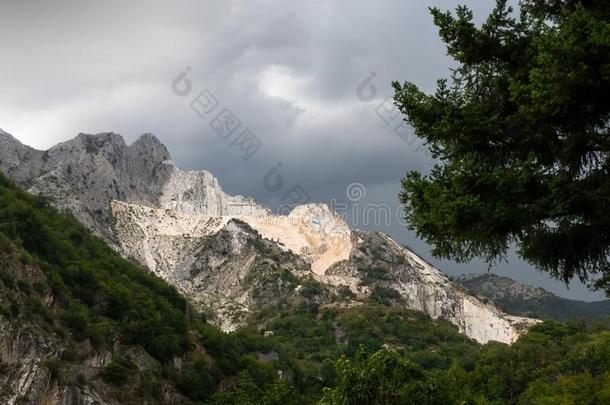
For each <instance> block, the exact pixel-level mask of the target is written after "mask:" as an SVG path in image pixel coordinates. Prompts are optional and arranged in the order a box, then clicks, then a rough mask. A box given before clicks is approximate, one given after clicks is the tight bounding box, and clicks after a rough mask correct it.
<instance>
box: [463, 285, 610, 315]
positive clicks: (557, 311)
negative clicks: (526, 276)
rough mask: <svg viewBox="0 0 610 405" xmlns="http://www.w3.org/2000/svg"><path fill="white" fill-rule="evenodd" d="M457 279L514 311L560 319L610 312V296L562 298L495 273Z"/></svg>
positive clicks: (466, 286) (510, 311)
mask: <svg viewBox="0 0 610 405" xmlns="http://www.w3.org/2000/svg"><path fill="white" fill-rule="evenodd" d="M456 281H457V282H458V283H460V284H462V285H463V286H464V287H465V288H466V289H467V290H468V291H469V292H470V293H471V294H473V295H476V296H477V297H479V298H481V299H485V300H488V301H491V302H493V303H494V304H495V305H497V306H498V307H499V308H501V309H502V310H503V311H505V312H506V313H508V314H511V315H516V316H526V317H532V318H538V319H555V320H561V321H566V320H570V319H583V320H594V319H604V318H608V316H610V300H602V301H596V302H585V301H577V300H571V299H567V298H561V297H558V296H556V295H555V294H553V293H551V292H548V291H546V290H544V289H542V288H534V287H530V286H528V285H525V284H522V283H519V282H517V281H515V280H512V279H510V278H508V277H502V276H499V275H497V274H493V273H488V274H469V275H463V276H460V277H459V278H458V279H457V280H456Z"/></svg>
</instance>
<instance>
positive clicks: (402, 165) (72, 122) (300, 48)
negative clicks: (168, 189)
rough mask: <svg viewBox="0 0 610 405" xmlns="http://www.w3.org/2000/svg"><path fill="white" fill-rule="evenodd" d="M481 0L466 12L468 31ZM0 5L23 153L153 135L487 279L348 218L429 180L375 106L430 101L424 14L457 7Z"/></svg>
mask: <svg viewBox="0 0 610 405" xmlns="http://www.w3.org/2000/svg"><path fill="white" fill-rule="evenodd" d="M85 3H86V4H87V5H85ZM492 3H493V2H492V1H490V0H485V1H484V0H467V1H466V4H468V5H470V6H471V8H472V9H473V10H474V11H475V15H476V16H477V19H478V20H479V21H480V20H482V19H483V18H484V16H485V15H486V14H487V13H488V12H489V11H490V10H491V7H492ZM0 4H1V6H0V50H1V51H2V62H1V63H0V88H1V89H2V96H1V97H0V128H2V129H4V130H5V131H7V132H9V133H11V134H13V135H14V136H15V137H16V138H18V139H19V140H21V141H22V142H23V143H25V144H28V145H31V146H34V147H36V148H41V149H42V148H48V147H50V146H52V145H54V144H55V143H57V142H60V141H64V140H67V139H70V138H73V137H74V136H76V134H78V133H79V132H85V133H99V132H117V133H120V134H122V135H123V136H124V137H125V139H126V140H127V141H128V142H131V141H133V140H134V139H136V138H137V137H138V136H139V135H141V134H143V133H148V132H150V133H154V134H155V135H157V137H158V138H159V139H160V140H161V141H162V142H163V143H165V144H166V145H167V147H168V149H169V150H170V152H171V154H172V157H173V160H174V161H175V162H176V163H177V164H178V165H179V166H181V167H182V168H185V169H207V170H209V171H211V172H212V173H214V175H216V176H217V177H218V178H219V180H220V183H221V185H222V186H223V188H224V189H225V191H227V192H229V193H231V194H244V195H252V196H254V197H255V198H256V199H257V200H259V201H261V202H264V203H267V204H269V205H271V206H277V205H278V204H279V203H280V202H281V200H282V199H283V198H284V197H285V196H286V194H287V193H288V192H289V191H291V190H293V191H294V190H297V193H296V195H297V196H306V197H303V198H307V199H309V200H311V201H314V202H317V201H321V202H327V203H330V202H333V201H336V203H337V204H345V203H347V204H348V207H349V210H348V211H347V212H348V215H347V216H348V219H349V220H350V221H351V222H356V225H358V226H359V227H365V228H371V227H377V228H380V229H382V230H384V231H386V232H388V233H390V234H391V235H392V236H394V237H395V238H396V239H397V240H399V241H400V242H403V243H407V244H408V245H409V246H411V247H412V248H413V249H414V250H415V251H417V252H418V253H419V254H421V255H422V256H424V257H425V258H427V259H430V260H431V261H432V263H434V264H435V265H437V266H438V267H439V268H440V269H442V270H443V271H445V272H446V273H448V274H451V275H459V274H462V273H472V272H485V271H487V265H486V264H484V263H481V262H475V263H469V264H456V263H452V262H448V261H441V260H437V259H434V258H431V257H430V254H429V250H430V249H429V247H428V246H426V245H425V244H424V243H423V242H422V241H419V240H418V239H417V238H416V237H415V236H414V234H413V233H412V232H410V231H408V230H407V229H406V227H405V226H404V225H403V224H401V223H399V221H398V220H397V219H396V215H395V211H392V220H391V221H390V222H391V223H389V224H388V223H386V222H388V221H386V220H385V219H384V220H383V221H381V223H380V224H379V225H378V226H374V224H372V222H374V219H371V218H370V217H369V223H368V224H364V220H363V219H362V215H358V213H362V211H363V210H364V207H365V204H378V205H380V204H387V205H388V206H389V207H391V209H392V210H396V209H398V197H397V194H398V191H399V188H400V178H401V177H402V176H403V175H404V174H405V173H406V172H407V171H409V170H421V171H424V172H425V171H428V170H429V168H430V162H429V159H428V158H427V156H426V153H425V148H422V147H421V142H420V141H419V140H417V139H415V138H413V137H412V136H411V135H410V133H408V132H407V133H404V132H402V133H403V136H406V138H404V139H403V138H401V137H400V136H399V135H398V134H397V133H396V131H395V129H396V127H397V126H398V124H400V122H401V120H400V117H398V116H397V115H396V114H395V113H394V112H393V111H391V109H390V107H391V104H389V103H387V104H385V103H384V100H385V99H386V97H388V96H390V95H391V94H392V91H391V88H390V82H391V81H392V80H399V81H404V80H409V81H412V82H414V83H416V84H417V85H418V86H420V87H421V88H422V89H424V90H426V91H433V90H434V88H435V83H436V80H437V79H439V78H443V77H447V75H448V74H449V67H450V66H451V61H450V60H449V59H448V58H447V57H446V56H445V48H444V45H443V44H442V43H441V42H440V40H439V39H438V35H437V32H436V30H435V28H434V26H433V24H432V19H431V17H430V15H429V12H428V7H430V6H438V7H440V8H443V9H451V8H454V7H455V4H456V3H455V2H452V1H420V0H418V1H407V0H367V1H353V0H352V1H349V0H343V1H323V0H302V1H280V0H257V1H246V0H242V1H233V0H230V1H228V0H222V1H198V2H150V1H147V2H141V3H136V2H119V1H105V2H82V1H54V2H48V1H27V2H25V1H23V2H22V1H15V2H9V1H0ZM181 72H186V73H187V74H186V76H181V77H178V75H180V73H181ZM184 78H186V81H185V80H183V79H184ZM367 79H369V80H368V81H367ZM172 83H174V84H172ZM189 84H190V86H189ZM202 92H203V93H202ZM193 100H195V103H194V106H195V109H197V110H198V112H199V114H198V113H197V112H195V111H194V109H193V107H192V103H193ZM225 109H226V111H225ZM208 111H209V113H208ZM227 111H228V112H230V114H231V118H232V119H233V120H234V122H239V123H240V125H239V127H238V128H236V129H234V131H235V132H234V133H229V132H227V131H224V130H223V131H220V130H219V132H220V133H217V132H216V131H215V130H214V129H213V128H212V127H214V124H213V122H214V119H215V118H216V117H218V116H219V117H220V118H219V120H218V121H216V123H218V122H220V121H221V120H223V119H226V118H227V114H228V112H227ZM233 127H235V126H232V127H231V128H233ZM216 128H218V126H216ZM245 129H248V130H249V131H250V132H249V133H247V134H246V135H244V134H243V130H245ZM402 130H403V128H400V129H399V131H398V132H401V131H402ZM405 134H406V135H405ZM252 136H254V137H256V140H257V141H258V142H260V143H257V141H256V140H254V138H252ZM225 138H226V139H225ZM245 140H248V142H247V143H244V142H245ZM242 141H244V142H242ZM250 141H252V142H250ZM257 144H258V145H260V147H259V148H258V149H256V150H254V147H252V146H253V145H257ZM248 146H251V147H250V148H249V147H248ZM242 149H245V151H244V150H242ZM252 152H253V154H251V155H250V153H252ZM248 155H249V158H248V159H244V157H247V156H248ZM278 164H279V165H278ZM274 168H275V169H277V170H276V171H272V170H273V169H274ZM266 175H267V176H266ZM278 176H279V177H278ZM279 179H281V180H282V182H281V183H280V182H278V181H279ZM354 183H358V184H357V185H355V186H352V189H351V190H352V191H353V193H354V194H352V195H351V199H350V198H348V196H347V195H346V188H348V186H349V185H351V184H352V185H353V184H354ZM360 185H362V186H363V187H364V189H363V190H361V189H360ZM293 187H297V188H293ZM360 191H366V196H364V195H363V194H364V193H362V194H358V192H360ZM299 193H300V194H299ZM290 196H292V197H294V196H295V193H292V194H290ZM288 198H289V197H288ZM337 206H338V207H340V208H341V207H343V206H341V205H337ZM491 271H493V272H496V273H498V274H502V275H507V276H510V277H512V278H514V279H518V280H521V281H524V282H526V283H529V284H532V285H536V286H543V287H545V288H547V289H549V290H551V291H553V292H555V293H557V294H559V295H561V296H565V297H570V298H577V299H587V300H591V299H595V298H601V297H602V295H601V294H596V293H591V292H590V291H588V290H587V288H586V287H585V286H583V285H582V284H579V283H573V285H572V286H571V287H570V289H569V290H568V289H566V287H565V285H564V284H563V283H561V282H557V281H551V280H549V279H548V278H547V276H546V275H545V274H542V273H539V272H537V271H536V270H534V269H532V268H531V267H529V266H528V265H526V264H525V263H523V262H522V261H520V260H518V259H517V258H515V257H511V259H510V260H509V263H505V264H502V265H499V266H494V267H492V268H491Z"/></svg>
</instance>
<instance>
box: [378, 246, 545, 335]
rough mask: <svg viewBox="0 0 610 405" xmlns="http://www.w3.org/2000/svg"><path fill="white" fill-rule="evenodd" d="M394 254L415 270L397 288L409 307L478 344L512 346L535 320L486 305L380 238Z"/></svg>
mask: <svg viewBox="0 0 610 405" xmlns="http://www.w3.org/2000/svg"><path fill="white" fill-rule="evenodd" d="M382 236H383V238H384V239H385V240H386V241H387V243H388V245H390V246H391V247H392V248H393V249H395V251H396V252H398V253H399V254H402V255H403V257H405V258H406V260H407V262H409V264H410V265H411V266H412V267H413V268H415V269H418V270H419V271H418V278H409V277H405V278H403V279H402V280H401V279H399V280H398V283H397V285H396V289H397V290H398V291H399V292H400V293H401V295H402V296H404V297H406V298H407V299H408V307H409V308H411V309H415V310H420V311H424V312H426V313H427V314H428V315H430V317H432V318H439V317H440V318H445V319H448V320H449V321H451V322H452V323H454V324H456V325H457V326H458V328H459V329H460V332H462V333H464V334H465V335H467V336H470V337H472V338H473V339H475V340H477V341H478V342H481V343H487V342H489V341H491V340H495V341H498V342H505V343H512V342H514V341H515V340H517V338H518V337H519V336H520V335H521V334H522V333H523V330H524V327H526V326H530V325H532V324H533V323H535V322H536V321H535V320H532V319H528V318H520V317H511V316H508V315H506V314H504V313H503V312H502V311H500V310H498V309H497V308H496V307H494V306H493V305H489V304H485V303H483V302H482V301H480V300H479V299H477V298H475V297H473V296H472V295H469V294H468V293H466V292H464V291H463V290H462V289H460V288H459V287H458V286H457V285H456V284H454V283H453V282H451V281H450V280H449V279H448V278H447V276H445V275H444V274H443V273H441V272H440V271H439V270H437V269H436V268H434V267H433V266H431V265H430V264H429V263H427V262H426V261H425V260H423V259H422V258H421V257H419V256H418V255H417V254H415V253H414V252H412V251H411V250H409V249H406V248H404V247H402V246H400V245H398V244H397V243H396V242H395V241H394V240H392V239H391V238H390V237H388V236H387V235H382Z"/></svg>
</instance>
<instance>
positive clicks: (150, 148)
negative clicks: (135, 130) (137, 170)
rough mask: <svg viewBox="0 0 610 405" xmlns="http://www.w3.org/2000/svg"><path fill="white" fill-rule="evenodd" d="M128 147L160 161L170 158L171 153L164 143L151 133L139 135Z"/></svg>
mask: <svg viewBox="0 0 610 405" xmlns="http://www.w3.org/2000/svg"><path fill="white" fill-rule="evenodd" d="M130 148H131V149H133V150H136V151H138V152H140V153H146V154H149V155H152V156H153V157H154V158H155V159H160V161H164V160H171V155H170V153H169V151H168V150H167V148H166V147H165V145H164V144H163V143H162V142H161V141H160V140H159V138H157V137H156V136H155V135H153V134H151V133H146V134H142V135H140V137H139V138H138V139H136V141H135V142H134V143H132V144H131V145H130Z"/></svg>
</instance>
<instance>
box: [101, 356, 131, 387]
mask: <svg viewBox="0 0 610 405" xmlns="http://www.w3.org/2000/svg"><path fill="white" fill-rule="evenodd" d="M137 370H138V367H137V366H136V365H135V363H133V362H132V361H131V360H129V359H127V358H124V357H121V356H115V357H113V358H112V361H110V363H108V365H107V366H106V367H104V369H103V370H102V371H101V372H100V377H101V378H102V380H104V382H106V383H108V384H113V385H124V384H126V383H127V382H129V380H130V379H131V377H133V376H134V374H135V373H136V371H137Z"/></svg>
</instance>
